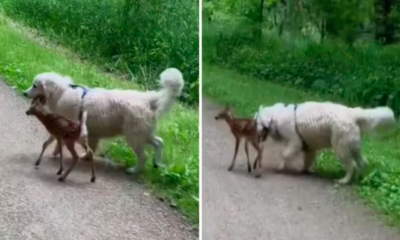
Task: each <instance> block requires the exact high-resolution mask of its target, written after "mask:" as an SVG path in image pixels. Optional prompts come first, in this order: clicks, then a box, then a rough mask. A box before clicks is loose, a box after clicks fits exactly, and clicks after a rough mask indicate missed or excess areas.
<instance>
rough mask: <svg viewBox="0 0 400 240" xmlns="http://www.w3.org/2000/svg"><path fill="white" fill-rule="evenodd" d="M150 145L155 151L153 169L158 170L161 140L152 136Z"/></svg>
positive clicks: (161, 146) (161, 147)
mask: <svg viewBox="0 0 400 240" xmlns="http://www.w3.org/2000/svg"><path fill="white" fill-rule="evenodd" d="M150 145H151V146H153V148H154V150H155V151H156V156H155V159H154V164H153V167H154V168H158V167H159V166H160V163H161V158H162V150H163V145H164V144H163V140H162V138H160V137H157V136H154V137H153V139H151V140H150Z"/></svg>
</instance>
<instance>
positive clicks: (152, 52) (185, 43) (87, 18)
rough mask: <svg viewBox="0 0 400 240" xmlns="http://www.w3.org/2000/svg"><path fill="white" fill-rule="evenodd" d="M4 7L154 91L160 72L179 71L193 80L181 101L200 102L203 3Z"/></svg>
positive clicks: (16, 0)
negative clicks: (200, 36) (200, 40)
mask: <svg viewBox="0 0 400 240" xmlns="http://www.w3.org/2000/svg"><path fill="white" fill-rule="evenodd" d="M0 6H1V7H2V8H3V10H4V11H5V13H6V14H7V15H8V16H10V17H12V18H13V19H15V20H20V21H22V22H23V23H24V24H27V25H28V26H31V27H33V28H36V29H39V30H41V31H42V32H43V33H45V34H46V36H48V37H50V38H51V39H52V40H55V41H57V42H60V43H62V44H63V45H65V46H68V47H71V48H73V49H74V50H75V51H77V52H79V53H80V54H81V56H83V57H85V58H88V59H90V60H91V61H94V62H97V63H101V65H102V68H103V69H104V70H106V71H115V70H119V71H122V72H124V73H125V74H127V75H129V78H130V79H133V80H135V81H136V82H138V83H140V84H141V85H146V86H147V87H154V84H156V82H155V81H154V80H153V79H154V78H152V77H151V76H152V75H153V74H154V73H159V72H161V71H162V70H163V69H164V68H166V67H167V66H172V67H177V68H179V69H180V70H181V71H182V72H183V74H184V77H185V80H186V81H187V84H186V86H185V89H184V94H183V96H182V98H181V100H183V101H185V102H187V103H190V104H194V105H196V104H197V102H198V99H199V97H198V73H199V62H198V61H199V60H198V59H199V24H198V18H199V13H198V12H199V7H198V6H199V3H198V1H183V0H168V1H158V0H151V1H139V0H84V1H82V0H68V1H63V0H52V1H49V0H0ZM149 76H150V77H149Z"/></svg>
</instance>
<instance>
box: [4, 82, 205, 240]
mask: <svg viewBox="0 0 400 240" xmlns="http://www.w3.org/2000/svg"><path fill="white" fill-rule="evenodd" d="M28 106H29V105H28V103H27V102H26V101H24V100H23V99H22V98H21V97H19V96H18V95H17V94H16V93H15V92H14V91H13V90H12V89H11V88H9V87H8V86H6V85H5V84H4V83H3V82H1V81H0V134H1V138H0V153H1V156H0V163H1V168H0V239H13V240H19V239H21V240H25V239H46V240H47V239H57V240H58V239H59V240H80V239H82V240H91V239H93V240H100V239H105V240H111V239H119V240H123V239H138V240H139V239H140V240H144V239H149V240H150V239H152V240H153V239H154V240H158V239H159V240H172V239H181V240H191V239H198V237H197V236H196V235H195V234H194V233H193V232H192V231H191V230H190V228H189V226H188V225H187V224H185V223H183V221H182V220H181V218H180V217H179V216H178V215H177V214H176V213H175V212H174V211H172V210H171V209H170V208H169V207H167V206H165V205H164V204H163V203H161V202H159V201H158V200H156V199H153V198H152V197H151V196H148V195H147V194H145V190H144V189H143V188H142V187H141V186H140V185H139V184H135V183H134V182H133V181H132V180H128V177H127V176H125V174H124V173H123V172H122V171H116V170H112V169H108V168H107V167H105V166H103V167H102V165H101V163H98V164H97V169H98V171H97V180H96V183H94V184H93V183H90V181H89V179H90V165H89V164H87V163H85V162H80V163H78V165H77V168H76V170H75V171H74V172H72V173H71V174H70V176H69V178H68V179H67V182H65V183H60V182H58V181H57V175H56V174H55V173H56V171H57V166H58V164H57V162H56V161H53V160H52V159H48V158H47V157H45V158H44V159H43V161H42V164H41V166H40V169H38V170H35V169H34V167H33V164H34V162H35V160H36V158H37V157H38V154H39V153H40V149H41V144H42V141H43V140H45V139H46V137H47V135H46V133H45V131H44V129H43V127H42V126H40V125H39V123H38V121H37V120H36V119H34V118H33V117H27V116H26V115H25V111H26V110H27V108H28ZM51 151H52V150H51V149H49V150H48V152H47V154H45V155H46V156H49V155H50V154H51ZM65 152H66V151H65ZM69 163H70V162H69V161H68V162H67V163H66V164H68V165H69Z"/></svg>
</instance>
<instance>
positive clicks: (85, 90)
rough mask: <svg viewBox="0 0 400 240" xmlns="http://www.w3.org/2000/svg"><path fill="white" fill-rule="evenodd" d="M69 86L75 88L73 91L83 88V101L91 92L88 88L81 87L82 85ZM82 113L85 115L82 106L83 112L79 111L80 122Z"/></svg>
mask: <svg viewBox="0 0 400 240" xmlns="http://www.w3.org/2000/svg"><path fill="white" fill-rule="evenodd" d="M69 86H70V87H71V88H73V89H76V88H81V89H82V90H83V93H82V96H81V99H83V98H84V97H85V96H86V94H87V93H88V92H89V89H87V88H85V87H84V86H81V85H77V84H70V85H69ZM82 113H83V112H82V106H81V110H80V111H79V120H81V119H82Z"/></svg>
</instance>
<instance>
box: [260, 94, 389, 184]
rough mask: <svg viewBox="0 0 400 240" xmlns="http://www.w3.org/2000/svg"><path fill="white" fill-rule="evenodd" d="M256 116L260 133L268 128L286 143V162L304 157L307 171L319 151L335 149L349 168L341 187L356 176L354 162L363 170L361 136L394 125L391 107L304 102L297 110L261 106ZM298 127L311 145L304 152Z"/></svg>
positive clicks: (284, 156)
mask: <svg viewBox="0 0 400 240" xmlns="http://www.w3.org/2000/svg"><path fill="white" fill-rule="evenodd" d="M294 114H296V120H295V115H294ZM255 117H256V118H257V126H258V129H259V130H261V129H262V128H263V127H266V128H269V131H270V134H271V135H280V137H281V138H282V139H283V140H284V142H285V143H286V147H285V150H283V152H282V157H283V159H284V160H288V159H290V158H291V157H294V156H296V155H297V154H304V155H303V159H305V164H304V168H305V169H304V170H308V168H309V167H310V166H311V164H312V162H313V161H314V160H315V155H316V151H318V150H321V149H326V148H332V149H333V151H334V152H335V154H336V156H337V157H338V158H339V159H341V160H342V161H343V163H344V165H345V168H346V175H345V177H343V178H342V179H340V180H339V181H338V182H339V183H342V184H347V183H349V181H350V180H351V178H352V176H353V174H354V170H355V169H354V165H353V161H354V162H355V163H356V164H357V165H358V167H359V168H360V170H362V169H363V167H364V160H363V157H362V154H361V139H362V133H363V132H365V131H374V130H376V129H378V128H380V127H390V126H394V124H395V117H394V113H393V111H392V109H390V108H389V107H377V108H371V109H363V108H359V107H357V108H350V107H347V106H344V105H341V104H337V103H332V102H312V101H309V102H304V103H301V104H299V105H298V107H297V109H296V110H295V108H294V105H293V104H291V105H288V106H285V105H284V104H282V103H277V104H275V105H273V106H271V107H265V108H263V107H262V106H260V109H259V112H258V114H257V115H256V116H255ZM295 124H297V127H298V131H299V133H300V135H301V136H302V137H303V138H304V140H305V142H306V143H307V145H308V146H309V149H308V150H307V151H306V152H303V151H302V139H301V138H300V136H299V134H298V133H297V132H296V130H295ZM278 133H279V134H278ZM297 156H298V155H297ZM283 168H285V161H283V162H282V163H281V169H283Z"/></svg>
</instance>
